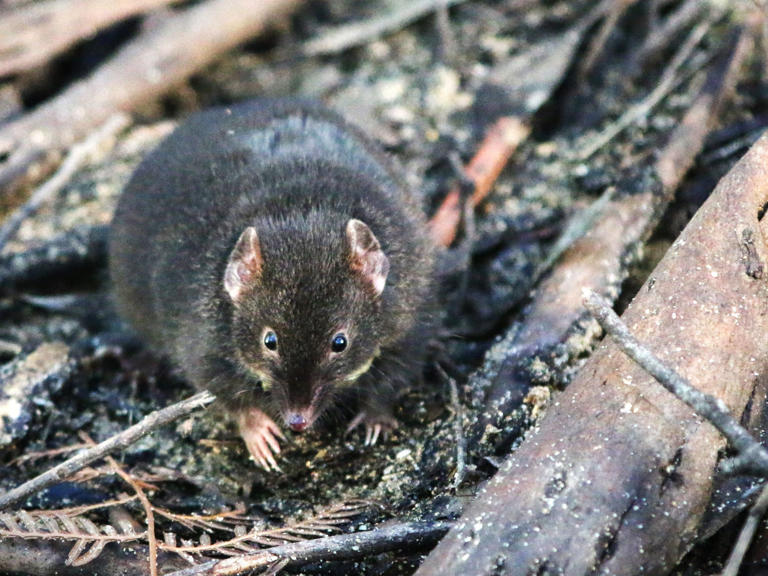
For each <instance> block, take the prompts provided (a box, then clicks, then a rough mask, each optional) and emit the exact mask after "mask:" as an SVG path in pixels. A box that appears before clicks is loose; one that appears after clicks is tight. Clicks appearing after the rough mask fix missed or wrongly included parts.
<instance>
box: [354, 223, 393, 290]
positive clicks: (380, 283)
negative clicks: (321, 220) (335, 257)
mask: <svg viewBox="0 0 768 576" xmlns="http://www.w3.org/2000/svg"><path fill="white" fill-rule="evenodd" d="M347 241H348V242H349V249H350V253H349V255H350V260H351V266H352V270H354V271H355V272H357V273H358V274H360V275H361V276H362V278H363V280H364V281H365V282H367V283H369V284H370V286H371V288H372V289H373V291H374V292H375V293H376V295H377V296H378V295H380V294H381V293H382V291H383V290H384V285H385V284H386V283H387V274H389V259H388V258H387V255H386V254H384V252H383V251H382V250H381V245H380V244H379V241H378V239H377V238H376V236H374V234H373V232H371V229H370V228H368V226H367V225H366V224H365V223H364V222H361V221H360V220H357V219H355V218H352V219H351V220H350V221H349V222H347Z"/></svg>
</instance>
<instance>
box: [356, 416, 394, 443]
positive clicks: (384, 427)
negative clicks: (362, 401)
mask: <svg viewBox="0 0 768 576" xmlns="http://www.w3.org/2000/svg"><path fill="white" fill-rule="evenodd" d="M361 424H365V446H373V445H374V444H376V442H378V440H379V436H383V438H384V440H386V439H387V436H389V434H390V432H393V431H394V430H397V426H398V424H397V420H395V418H394V417H393V416H390V415H389V414H373V413H368V412H367V411H365V410H363V411H362V412H360V413H359V414H358V415H357V416H355V417H354V418H353V419H352V421H351V422H350V423H349V426H347V434H349V433H350V432H352V430H354V429H355V428H357V427H358V426H360V425H361Z"/></svg>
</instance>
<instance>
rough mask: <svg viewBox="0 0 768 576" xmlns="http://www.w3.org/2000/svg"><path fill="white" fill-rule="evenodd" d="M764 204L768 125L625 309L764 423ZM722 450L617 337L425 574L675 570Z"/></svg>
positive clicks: (693, 377)
mask: <svg viewBox="0 0 768 576" xmlns="http://www.w3.org/2000/svg"><path fill="white" fill-rule="evenodd" d="M766 202H768V134H766V135H764V136H763V137H762V138H761V139H760V140H759V141H758V142H757V143H756V144H755V146H754V147H753V148H752V149H751V150H750V151H749V152H748V153H747V155H746V156H745V157H744V158H743V159H742V160H741V161H740V162H739V163H738V164H737V165H736V166H735V167H734V168H733V169H732V170H731V171H730V172H729V174H728V175H727V176H726V177H725V178H723V180H721V182H720V183H719V184H718V186H717V188H716V189H715V191H714V192H713V193H712V195H711V196H710V198H709V199H708V200H707V202H706V203H705V204H704V205H703V206H702V208H701V209H700V210H699V211H698V212H697V214H696V215H695V216H694V218H693V219H692V220H691V222H690V223H689V224H688V226H687V227H686V229H685V231H684V232H683V233H682V235H681V236H680V238H678V240H677V241H676V242H675V244H674V245H673V246H672V248H670V250H669V251H668V252H667V255H666V256H665V257H664V259H663V260H662V261H661V262H660V263H659V265H658V266H657V267H656V269H655V270H654V271H653V273H652V274H651V275H650V277H649V278H648V280H647V282H646V284H645V285H644V286H643V287H642V288H641V289H640V290H639V292H638V294H637V296H636V297H635V299H634V300H633V301H632V303H631V304H630V305H629V307H628V308H627V310H626V312H625V313H624V315H623V320H624V322H625V323H626V324H627V325H628V326H629V327H630V328H631V330H632V332H633V334H635V335H636V337H637V338H638V339H640V340H642V341H644V342H648V343H653V351H654V353H655V354H657V355H658V356H659V357H660V358H661V359H662V360H663V361H664V362H668V363H670V364H673V365H674V366H675V369H676V370H677V371H678V372H679V373H680V374H682V375H683V376H684V377H686V378H687V379H689V380H690V381H695V382H696V385H697V388H698V389H699V390H700V391H701V392H702V393H704V394H708V395H711V396H714V397H716V398H719V399H720V400H722V401H723V402H724V404H725V405H726V406H727V407H728V409H729V410H730V412H731V413H732V415H733V417H734V418H735V419H736V420H737V421H744V420H746V421H758V420H759V419H760V416H761V412H762V411H763V410H764V407H765V405H764V403H763V402H757V401H755V402H754V403H752V402H750V399H752V398H758V399H759V398H763V397H764V395H765V393H766V386H767V385H768V384H767V383H766V381H765V378H763V377H762V375H763V374H765V373H766V371H768V342H767V341H766V339H765V337H764V336H765V334H766V332H768V300H766V298H765V294H764V288H765V278H764V277H763V273H760V272H759V270H764V269H765V262H766V258H768V245H767V244H766V237H768V223H767V222H766V220H762V221H760V220H759V219H758V218H759V216H758V214H759V213H760V211H761V208H762V207H763V206H765V204H766ZM571 281H572V282H573V283H575V284H576V285H578V284H580V283H581V280H580V278H574V279H572V280H571ZM726 374H727V378H724V377H723V375H726ZM725 444H726V443H725V440H724V439H723V437H722V436H721V435H720V433H719V432H718V431H717V430H716V429H715V428H714V427H713V426H712V425H710V424H709V423H708V422H706V421H705V420H703V419H701V418H700V417H699V416H698V415H696V414H695V413H694V412H693V411H692V410H691V409H690V408H689V407H688V406H686V405H685V404H684V403H683V402H681V401H678V400H676V399H675V398H674V397H672V396H670V394H669V392H668V391H667V390H666V389H664V388H663V387H662V386H659V385H657V384H655V383H654V381H653V379H652V378H651V377H650V376H649V375H648V374H647V373H646V372H645V371H644V370H643V369H642V368H640V367H639V366H638V365H637V364H636V363H635V362H633V361H632V360H630V359H629V358H628V357H627V356H626V355H624V354H621V353H620V350H619V349H618V348H617V345H616V344H615V343H614V342H612V341H610V340H607V341H604V343H603V344H602V345H601V347H600V348H599V349H598V350H597V351H596V352H595V353H594V354H593V355H592V356H591V357H590V359H589V360H588V361H587V363H586V364H585V365H584V366H583V367H582V368H581V370H580V371H579V372H578V374H577V376H576V377H575V379H574V380H573V381H572V382H571V383H570V384H569V386H568V387H567V388H566V389H565V391H564V392H563V393H561V394H560V396H559V398H558V401H557V402H555V403H553V405H552V406H551V407H550V408H549V409H548V411H547V413H546V414H545V415H544V417H543V418H542V420H541V421H540V422H539V425H538V427H537V429H536V430H535V431H534V432H533V433H532V434H530V435H529V436H528V437H526V439H525V440H524V441H523V443H522V444H521V445H520V446H519V448H518V449H517V451H516V452H515V453H514V454H513V455H512V456H511V457H510V458H509V459H508V460H507V461H506V462H504V463H503V464H502V466H501V468H500V470H499V472H498V473H497V474H496V476H495V477H494V478H493V479H492V480H491V481H490V482H489V483H488V484H487V485H486V487H485V488H484V489H483V491H482V492H481V494H480V495H479V497H478V499H477V500H476V501H475V502H474V503H472V504H471V505H470V507H469V508H468V510H467V511H466V512H465V514H464V516H463V517H462V519H461V521H460V522H458V523H457V528H456V529H455V530H452V531H451V532H450V533H449V534H448V536H446V538H444V539H443V541H442V542H441V543H440V544H439V545H438V547H437V548H436V549H435V550H434V551H433V552H432V554H431V555H430V557H429V558H428V559H427V561H426V562H425V563H424V565H423V566H422V567H421V569H420V570H419V572H418V574H420V575H421V576H426V575H432V574H435V575H437V574H446V573H449V572H450V573H467V574H477V575H481V574H490V573H493V574H498V575H511V574H529V573H531V572H534V571H536V570H539V569H541V567H543V566H546V567H547V570H548V571H551V572H557V571H559V570H563V567H565V566H567V572H568V573H569V574H571V575H578V574H594V573H602V572H605V573H611V574H617V575H631V574H637V573H638V571H639V570H640V569H641V567H642V570H643V571H644V572H646V573H649V574H662V573H668V572H669V571H670V570H672V568H673V567H674V566H675V565H676V564H677V562H678V561H679V559H680V558H681V557H682V556H683V555H684V554H686V552H687V551H688V550H689V549H690V547H691V546H692V545H693V544H695V543H696V541H697V538H698V537H699V533H698V528H699V525H700V523H701V522H702V520H703V518H704V513H705V511H706V509H707V504H708V502H709V501H710V499H711V496H712V490H713V484H714V482H715V472H716V471H717V462H718V459H719V456H720V453H721V451H722V450H723V448H724V447H725ZM448 566H450V568H448Z"/></svg>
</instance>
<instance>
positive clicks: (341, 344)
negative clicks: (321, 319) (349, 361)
mask: <svg viewBox="0 0 768 576" xmlns="http://www.w3.org/2000/svg"><path fill="white" fill-rule="evenodd" d="M346 347H347V337H346V336H344V334H336V336H334V337H333V340H332V341H331V350H333V351H334V352H336V353H337V354H338V353H339V352H343V351H344V349H345V348H346Z"/></svg>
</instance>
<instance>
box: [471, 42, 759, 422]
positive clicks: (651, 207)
mask: <svg viewBox="0 0 768 576" xmlns="http://www.w3.org/2000/svg"><path fill="white" fill-rule="evenodd" d="M751 46H752V36H751V34H750V32H749V31H748V30H746V29H744V30H742V31H741V32H739V34H738V35H737V37H736V38H734V39H733V41H732V42H731V43H730V44H729V45H727V46H726V47H725V49H724V51H723V53H722V55H721V58H720V59H719V60H718V61H717V62H716V63H715V64H714V65H713V66H712V69H711V70H710V73H709V75H708V79H707V81H706V82H705V85H704V86H703V87H702V89H701V92H700V94H699V95H698V96H697V97H696V99H695V100H694V102H693V103H692V105H691V107H690V108H689V110H688V111H687V112H686V114H685V116H684V118H683V120H682V121H681V123H680V124H679V125H678V127H677V128H676V129H675V130H674V131H673V133H672V135H671V137H670V139H669V142H668V143H667V145H666V146H665V147H664V148H663V149H662V150H661V152H660V154H659V159H658V161H657V162H655V164H654V166H653V167H652V168H651V169H650V170H648V169H645V168H643V167H642V166H641V167H639V169H637V168H631V169H629V170H628V173H627V176H626V178H625V179H624V180H623V181H622V182H620V183H619V184H618V185H617V192H616V193H615V194H614V197H613V199H612V200H610V201H609V202H608V203H607V204H606V206H605V207H604V208H603V209H602V210H601V216H600V217H599V218H598V219H597V221H596V222H595V224H594V225H593V227H592V229H591V230H589V232H587V233H586V234H585V235H584V236H583V237H582V238H580V239H578V240H577V241H575V242H574V243H573V244H572V245H571V246H570V248H569V249H568V250H567V251H566V252H565V253H564V254H563V255H562V257H561V258H560V260H559V262H558V263H557V265H556V266H555V268H554V269H553V270H552V272H551V274H550V275H549V276H547V277H546V278H544V280H542V282H541V283H540V285H539V286H538V288H537V290H536V294H535V297H534V298H533V300H532V301H531V303H530V304H529V305H528V307H527V308H526V310H525V312H524V314H523V317H522V319H521V321H520V323H519V324H518V325H516V326H515V327H513V329H512V330H510V332H509V334H508V337H507V338H506V339H505V341H503V342H502V343H501V344H500V346H501V347H503V349H504V350H505V352H504V357H503V360H502V361H501V362H500V364H499V366H498V367H497V369H496V371H495V372H496V373H495V374H494V375H493V377H492V378H491V380H490V384H489V385H488V390H487V391H486V393H485V394H486V405H487V411H486V413H485V414H484V415H483V416H482V417H481V418H480V419H479V420H478V423H477V425H476V430H475V432H474V434H473V436H475V437H479V436H482V435H483V434H484V433H485V431H486V429H487V427H488V426H491V427H493V426H494V425H495V424H496V423H497V422H498V421H499V419H500V418H503V416H504V415H505V414H508V413H509V412H510V411H511V410H512V409H513V408H514V407H515V406H518V405H519V404H520V402H521V401H522V398H523V396H524V395H525V394H526V392H527V389H528V386H529V385H528V376H527V374H526V373H525V366H526V364H527V363H528V362H529V361H530V359H532V358H536V357H538V358H540V359H541V360H543V361H545V362H548V361H549V360H550V357H552V356H558V355H562V354H567V353H568V352H567V340H568V338H569V336H570V335H571V334H573V333H574V332H577V333H578V332H581V329H580V328H579V322H580V320H581V319H582V318H583V317H584V311H583V307H582V304H581V289H582V288H589V289H592V290H594V291H596V292H599V293H601V294H607V293H609V292H610V293H611V295H612V296H614V297H615V296H616V293H617V291H618V289H619V287H620V284H621V282H622V281H623V279H624V277H625V276H626V264H627V260H628V259H629V258H631V255H632V250H633V249H636V247H637V245H638V244H640V243H642V242H643V241H644V240H645V239H646V238H647V237H648V236H649V234H650V233H651V231H652V230H653V229H654V227H655V226H656V223H657V222H658V219H659V218H660V216H661V213H662V212H663V210H664V209H665V208H666V206H668V204H669V202H671V200H672V198H673V197H674V192H675V190H676V189H677V187H678V186H679V184H680V183H681V182H682V179H683V177H684V176H685V174H686V173H687V171H688V169H689V168H690V166H691V165H692V164H693V161H694V160H695V158H696V156H697V155H698V153H699V152H700V151H701V150H702V148H703V146H704V141H705V138H706V136H707V134H708V133H709V132H710V131H711V130H712V129H713V127H714V126H715V123H716V121H717V118H718V115H719V112H720V109H721V107H722V105H723V103H724V102H725V101H726V98H727V97H728V95H729V94H730V93H731V91H732V89H733V86H734V84H735V81H736V78H737V77H738V73H739V71H740V67H741V65H742V63H743V62H744V60H745V59H746V57H747V56H748V54H749V53H750V49H751ZM644 172H645V173H646V174H645V175H643V174H644ZM643 179H644V181H643ZM560 348H565V350H561V349H560Z"/></svg>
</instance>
